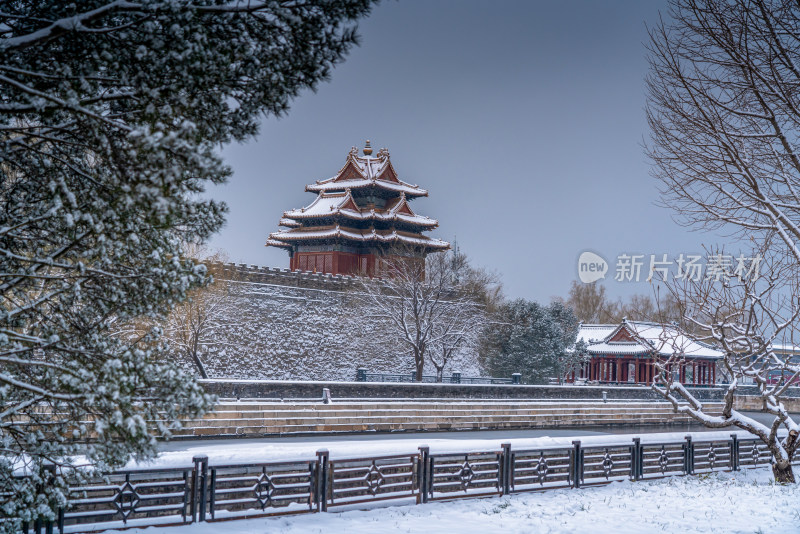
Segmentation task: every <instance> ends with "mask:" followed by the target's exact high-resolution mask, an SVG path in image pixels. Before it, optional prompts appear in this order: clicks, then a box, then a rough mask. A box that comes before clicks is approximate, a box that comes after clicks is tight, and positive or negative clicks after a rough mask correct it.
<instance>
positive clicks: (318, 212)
mask: <svg viewBox="0 0 800 534" xmlns="http://www.w3.org/2000/svg"><path fill="white" fill-rule="evenodd" d="M335 216H341V217H345V218H348V219H353V220H361V221H366V220H376V221H400V222H404V223H407V224H411V225H417V226H424V227H427V228H436V227H437V226H438V225H439V222H438V221H437V220H436V219H431V218H430V217H425V216H424V215H417V214H416V213H414V212H413V211H412V210H411V207H410V206H409V205H408V200H407V199H406V197H405V193H401V194H400V197H398V198H396V199H391V200H389V202H388V203H387V205H386V206H385V207H384V208H383V209H378V210H376V209H374V208H370V209H362V208H359V206H358V205H357V204H356V203H355V201H354V200H353V197H352V194H351V192H350V190H349V189H347V190H345V191H344V192H337V193H320V194H319V195H318V196H317V198H315V199H314V202H312V203H311V204H309V205H308V206H306V207H305V208H300V209H294V210H290V211H287V212H284V214H283V218H282V219H281V223H280V224H281V226H299V223H298V222H297V221H296V220H297V219H301V220H306V219H320V218H325V217H335ZM283 221H294V224H285V223H284V222H283Z"/></svg>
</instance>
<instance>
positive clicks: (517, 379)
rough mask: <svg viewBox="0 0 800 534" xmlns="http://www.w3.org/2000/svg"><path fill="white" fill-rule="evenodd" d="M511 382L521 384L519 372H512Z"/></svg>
mask: <svg viewBox="0 0 800 534" xmlns="http://www.w3.org/2000/svg"><path fill="white" fill-rule="evenodd" d="M511 383H512V384H521V383H522V374H521V373H514V374H512V375H511Z"/></svg>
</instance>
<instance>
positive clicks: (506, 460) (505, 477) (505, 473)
mask: <svg viewBox="0 0 800 534" xmlns="http://www.w3.org/2000/svg"><path fill="white" fill-rule="evenodd" d="M500 446H501V447H503V465H502V466H501V467H502V471H501V477H500V480H501V481H502V489H503V495H508V494H509V493H511V473H512V472H513V470H514V465H513V464H514V458H513V457H512V456H511V443H503V444H501V445H500Z"/></svg>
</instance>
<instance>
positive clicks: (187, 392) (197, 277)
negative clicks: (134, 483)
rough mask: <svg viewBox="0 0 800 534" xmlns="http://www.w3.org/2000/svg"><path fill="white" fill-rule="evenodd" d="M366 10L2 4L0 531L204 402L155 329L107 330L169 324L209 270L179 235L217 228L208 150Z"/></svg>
mask: <svg viewBox="0 0 800 534" xmlns="http://www.w3.org/2000/svg"><path fill="white" fill-rule="evenodd" d="M370 7H371V1H370V0H340V1H333V2H331V1H314V0H309V1H307V2H293V1H274V2H244V1H241V2H240V1H228V0H226V1H221V0H138V1H137V0H132V1H128V2H118V1H111V0H84V1H82V2H63V1H61V0H36V1H31V0H10V1H6V2H3V7H2V10H0V129H1V130H0V173H2V174H0V176H1V177H2V179H1V180H0V290H1V291H2V292H1V293H0V294H1V295H2V303H1V304H0V447H2V453H0V495H2V496H3V498H2V503H0V529H5V530H6V531H18V530H19V528H20V521H32V520H34V519H36V518H43V519H53V518H54V517H55V509H56V508H57V507H61V506H64V505H65V498H66V497H65V492H64V488H65V478H64V477H65V476H67V475H69V476H76V472H75V470H74V469H71V461H72V460H71V458H72V457H73V455H78V454H80V455H83V456H84V457H85V458H88V460H89V461H90V463H91V464H92V465H94V466H96V467H97V468H99V469H106V468H111V467H115V466H119V465H122V464H123V463H125V462H126V461H127V460H128V459H129V458H131V457H134V458H137V459H141V458H147V457H150V456H152V455H153V454H154V453H155V451H156V441H155V436H159V435H160V436H169V434H170V431H171V430H172V429H173V428H174V427H175V426H176V425H177V424H178V423H177V421H178V420H179V419H180V418H184V417H196V416H198V415H199V414H201V413H202V412H203V410H205V409H207V408H208V406H209V401H210V399H209V398H208V397H207V396H206V395H205V394H204V393H203V391H202V390H201V389H200V388H199V386H197V385H196V384H195V383H194V382H193V380H192V379H191V378H190V377H189V376H188V375H186V374H184V373H182V372H181V371H179V370H178V369H177V368H176V367H175V366H174V365H172V364H170V363H169V362H168V361H165V360H164V359H163V358H157V355H158V351H159V349H160V347H159V345H158V343H157V342H156V337H155V335H154V334H157V332H155V333H154V334H147V335H145V336H141V337H138V338H135V339H133V340H131V339H129V338H128V337H125V336H114V335H111V334H112V331H111V330H110V326H109V325H111V324H112V323H113V324H114V325H115V328H117V326H118V325H120V324H125V323H126V322H128V321H131V320H134V319H135V318H137V317H140V316H145V317H149V318H154V319H158V318H163V317H164V315H165V314H166V313H167V312H168V311H169V309H170V308H171V307H172V306H173V305H174V304H176V303H178V302H180V301H181V300H183V299H184V298H185V297H186V294H187V291H189V290H190V289H192V288H193V287H196V286H198V285H201V284H203V283H205V281H206V278H207V277H206V273H205V268H204V267H203V266H202V265H199V264H197V263H196V262H194V261H192V260H191V259H187V258H185V257H183V256H182V255H181V245H182V244H183V243H185V242H202V241H203V240H205V239H206V238H207V237H208V236H209V235H210V234H212V233H213V232H214V231H215V230H217V229H218V228H219V227H220V226H221V224H222V221H223V214H224V212H225V207H224V206H223V205H221V204H220V203H218V202H215V201H212V200H207V199H204V198H203V197H202V196H201V193H202V192H203V191H204V188H205V186H206V184H208V183H215V184H217V183H222V182H224V181H225V179H226V177H227V176H228V175H229V174H230V170H229V169H228V168H227V167H226V166H225V165H223V163H222V162H221V160H220V159H219V157H218V156H217V154H216V152H215V150H216V147H218V146H219V145H220V144H223V143H228V142H230V141H241V140H244V139H247V138H249V137H251V136H252V135H253V134H255V133H256V131H257V126H258V121H259V120H260V118H261V116H263V115H265V114H273V115H274V114H281V113H283V112H285V111H286V110H287V108H288V103H289V101H290V99H291V98H292V97H294V96H296V95H297V94H298V92H299V91H300V90H302V89H305V88H312V89H313V88H314V87H315V86H316V84H317V83H318V82H319V81H320V80H322V79H324V78H325V77H326V76H327V75H328V73H329V71H330V69H331V67H332V66H333V65H334V64H335V63H336V62H338V61H340V60H341V59H342V58H343V56H344V54H345V53H346V52H347V51H348V49H349V48H350V47H351V46H352V45H353V44H354V43H355V41H356V38H355V34H354V26H353V22H354V21H355V20H356V19H357V18H358V17H360V16H363V15H365V14H366V13H367V12H368V11H369V9H370ZM151 421H158V422H157V423H155V428H153V427H152V426H151V425H150V422H151ZM82 442H83V443H84V444H83V445H81V443H82ZM48 464H50V465H55V466H56V471H55V473H54V474H53V475H51V474H50V472H49V470H48V469H46V468H47V467H48ZM15 474H17V475H27V476H23V477H15V476H14V475H15ZM48 477H53V478H52V480H51V479H50V478H48ZM45 479H47V483H46V484H43V482H45Z"/></svg>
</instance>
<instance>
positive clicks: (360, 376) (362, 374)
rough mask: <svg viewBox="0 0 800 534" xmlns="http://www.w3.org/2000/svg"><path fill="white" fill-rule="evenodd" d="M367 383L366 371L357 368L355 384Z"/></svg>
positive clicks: (362, 368)
mask: <svg viewBox="0 0 800 534" xmlns="http://www.w3.org/2000/svg"><path fill="white" fill-rule="evenodd" d="M366 381H367V370H366V368H364V367H359V368H358V369H356V382H366Z"/></svg>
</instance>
